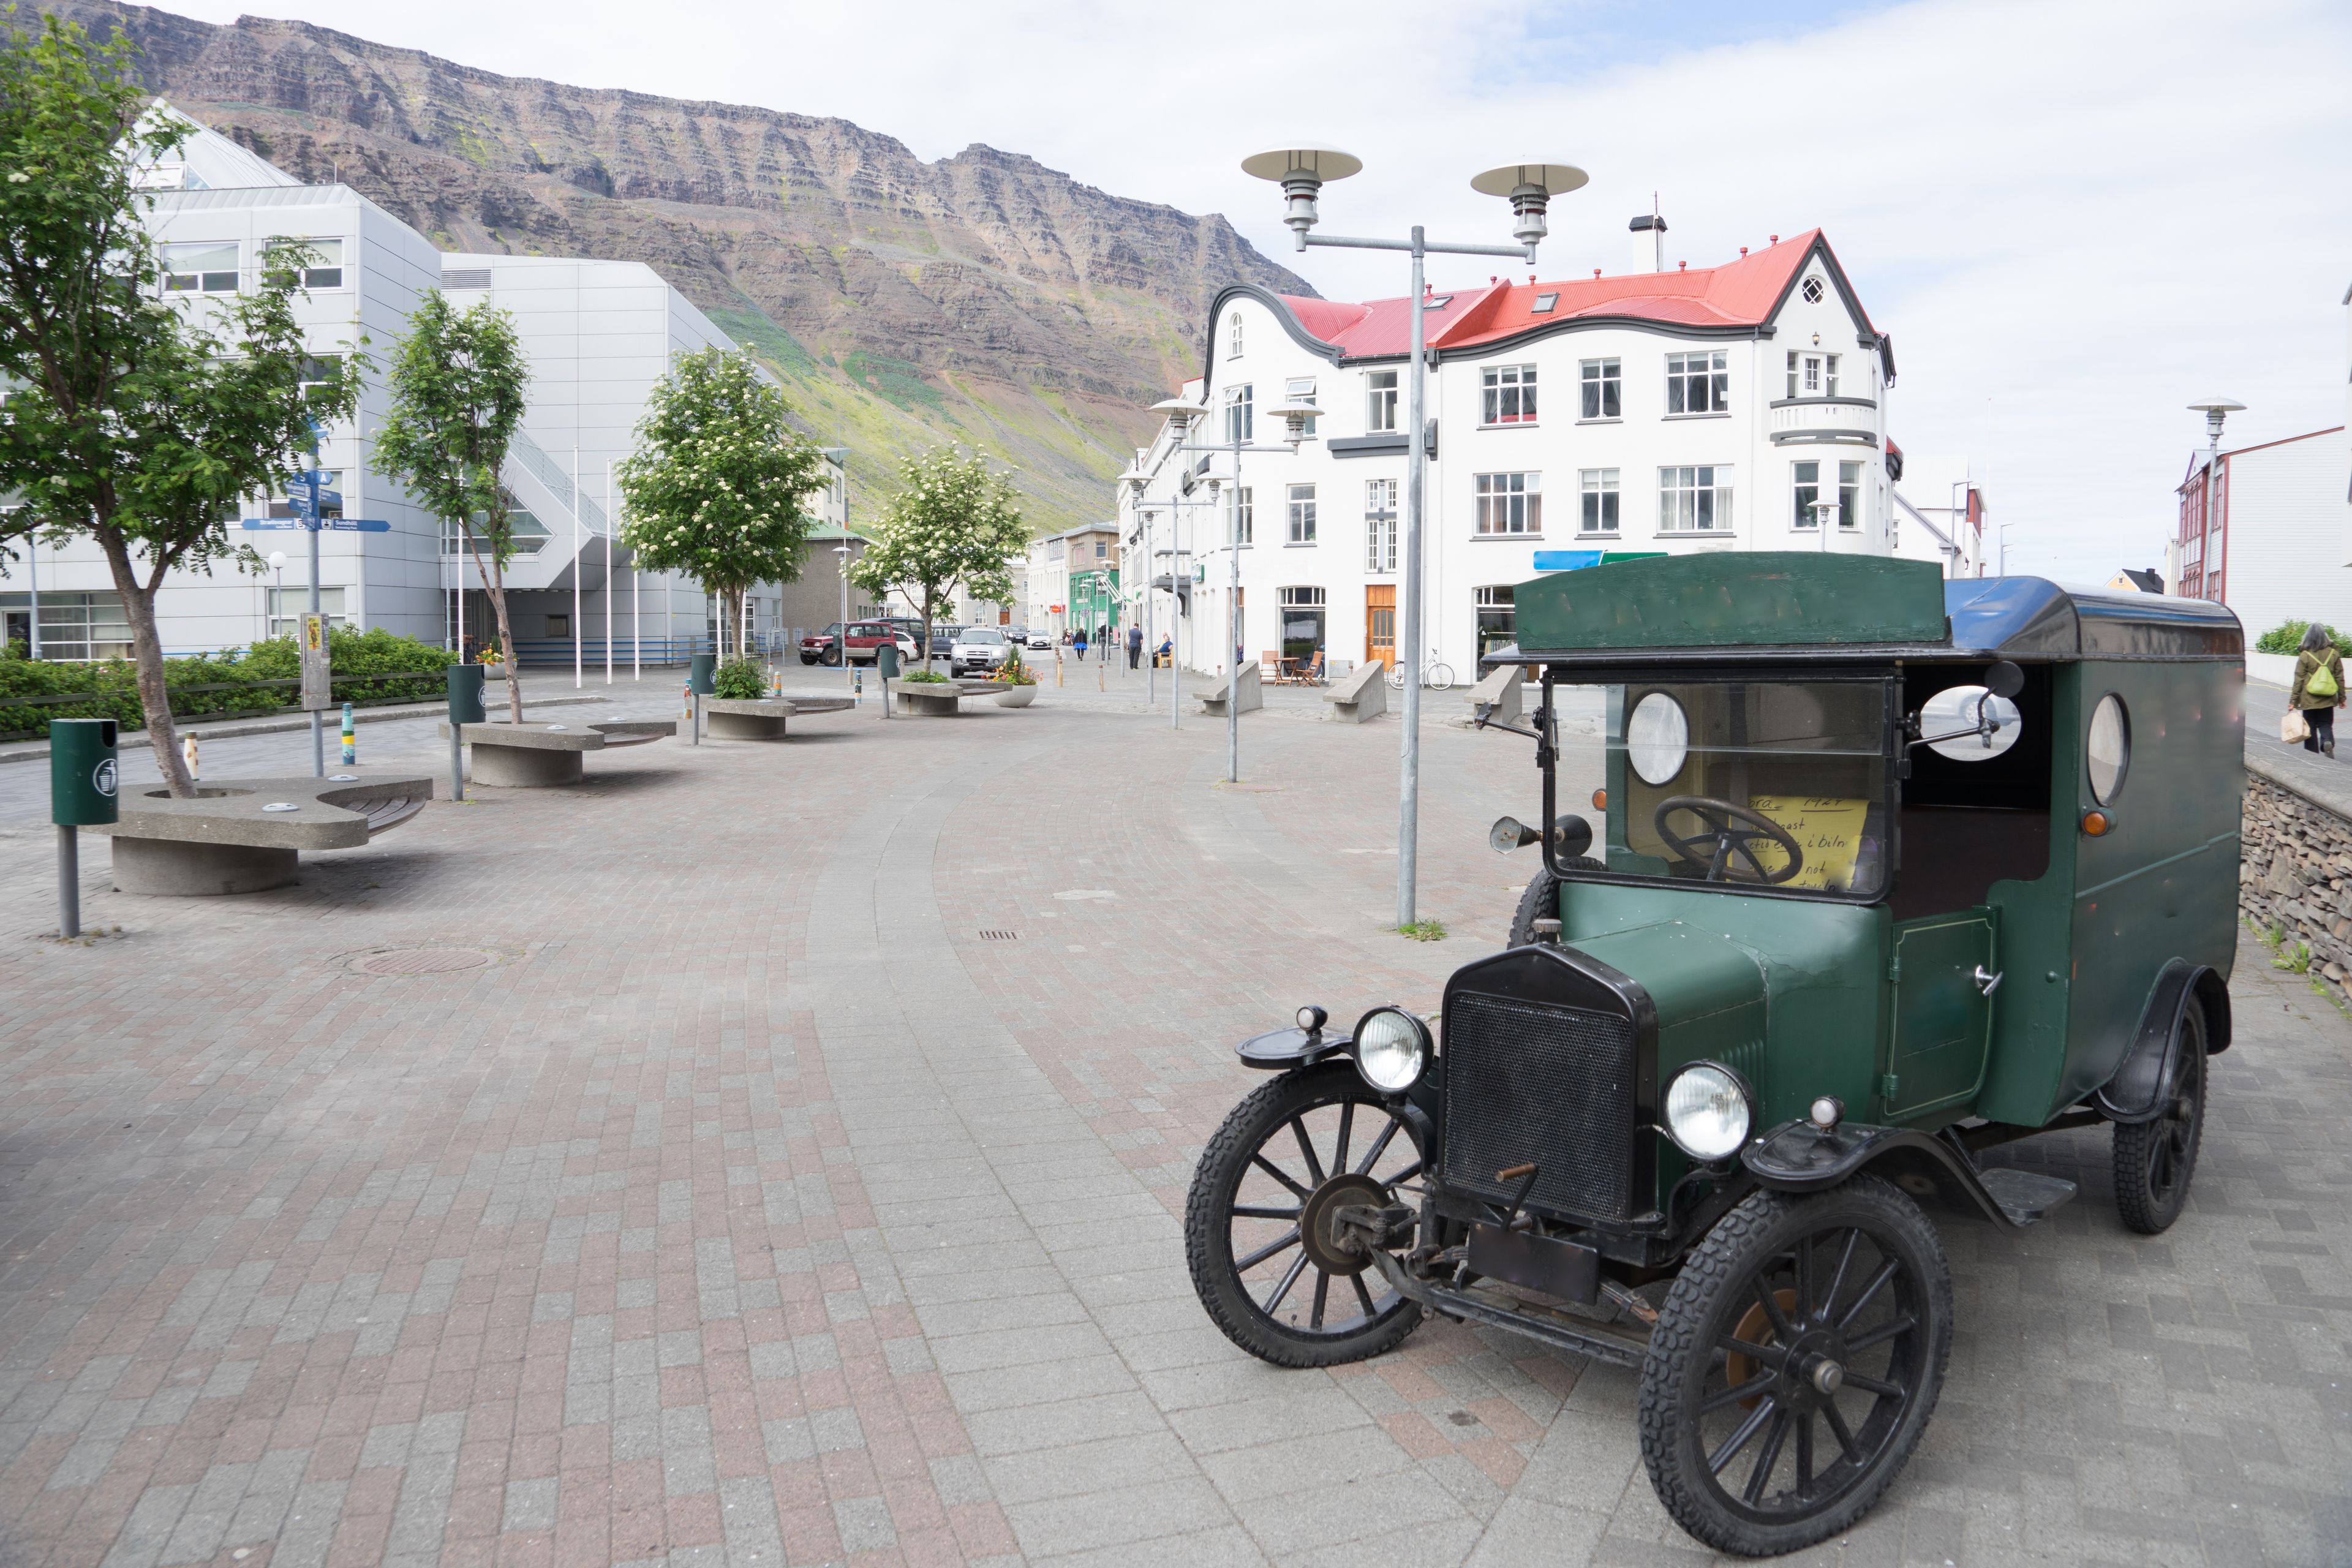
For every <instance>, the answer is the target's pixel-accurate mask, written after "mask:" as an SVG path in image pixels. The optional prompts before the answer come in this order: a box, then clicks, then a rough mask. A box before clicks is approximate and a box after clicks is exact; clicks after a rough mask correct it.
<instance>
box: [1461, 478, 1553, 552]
mask: <svg viewBox="0 0 2352 1568" xmlns="http://www.w3.org/2000/svg"><path fill="white" fill-rule="evenodd" d="M1471 493H1472V495H1473V496H1474V497H1475V500H1476V511H1475V518H1476V522H1475V529H1476V537H1477V538H1480V539H1541V538H1542V537H1543V473H1542V471H1541V470H1540V469H1534V468H1524V469H1519V470H1517V471H1513V472H1507V473H1496V474H1477V475H1474V476H1472V481H1471Z"/></svg>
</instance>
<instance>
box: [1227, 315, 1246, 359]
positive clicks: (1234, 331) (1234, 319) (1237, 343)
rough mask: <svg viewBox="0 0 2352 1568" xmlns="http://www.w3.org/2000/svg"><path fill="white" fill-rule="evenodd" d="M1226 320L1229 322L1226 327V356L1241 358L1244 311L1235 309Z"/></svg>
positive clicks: (1228, 357)
mask: <svg viewBox="0 0 2352 1568" xmlns="http://www.w3.org/2000/svg"><path fill="white" fill-rule="evenodd" d="M1225 320H1226V321H1227V322H1228V323H1229V325H1227V327H1226V328H1225V357H1226V358H1227V359H1239V358H1241V357H1242V313H1241V312H1240V311H1239V310H1235V311H1234V313H1233V314H1232V315H1230V316H1228V317H1226V318H1225Z"/></svg>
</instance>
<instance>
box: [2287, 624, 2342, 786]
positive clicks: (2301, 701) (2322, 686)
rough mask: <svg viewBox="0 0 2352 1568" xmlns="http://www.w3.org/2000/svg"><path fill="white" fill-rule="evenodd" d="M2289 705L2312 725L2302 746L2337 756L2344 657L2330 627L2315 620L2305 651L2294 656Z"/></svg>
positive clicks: (2308, 724)
mask: <svg viewBox="0 0 2352 1568" xmlns="http://www.w3.org/2000/svg"><path fill="white" fill-rule="evenodd" d="M2287 704H2288V706H2290V707H2292V708H2294V710H2296V711H2297V712H2299V713H2301V714H2302V715H2303V721H2304V723H2305V725H2307V726H2309V729H2308V731H2306V732H2305V735H2304V737H2303V749H2304V750H2305V751H2306V752H2319V753H2320V754H2322V755H2323V756H2329V757H2332V756H2334V755H2335V754H2336V710H2337V709H2338V708H2341V707H2343V706H2344V656H2343V655H2342V654H2340V653H2338V652H2336V645H2335V643H2334V642H2333V641H2332V640H2330V638H2329V637H2328V634H2327V628H2326V626H2321V625H2320V624H2319V623H2318V622H2316V621H2314V622H2313V623H2312V625H2311V629H2310V630H2309V631H2307V632H2305V633H2304V634H2303V651H2302V652H2301V653H2299V654H2297V655H2295V659H2294V689H2293V690H2292V691H2290V692H2288V693H2287Z"/></svg>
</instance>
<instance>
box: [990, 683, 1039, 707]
mask: <svg viewBox="0 0 2352 1568" xmlns="http://www.w3.org/2000/svg"><path fill="white" fill-rule="evenodd" d="M1036 700H1037V689H1036V688H1035V687H1034V686H1008V687H1006V688H1005V689H1003V690H1002V691H1000V692H998V693H997V694H996V705H997V706H998V707H999V708H1026V707H1028V706H1029V704H1031V703H1032V702H1034V701H1036Z"/></svg>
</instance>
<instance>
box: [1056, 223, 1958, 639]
mask: <svg viewBox="0 0 2352 1568" xmlns="http://www.w3.org/2000/svg"><path fill="white" fill-rule="evenodd" d="M1642 221H1643V223H1644V224H1647V223H1648V222H1649V221H1650V220H1648V219H1647V218H1644V219H1643V220H1642ZM1653 243H1654V237H1652V236H1648V235H1644V236H1643V237H1641V246H1642V247H1643V248H1644V249H1646V248H1647V247H1649V246H1651V245H1652V244H1653ZM1648 265H1649V264H1648V263H1647V262H1645V263H1643V267H1644V268H1647V266H1648ZM1423 309H1424V314H1425V318H1426V321H1427V329H1426V330H1427V334H1428V341H1429V345H1430V355H1429V357H1430V363H1431V366H1432V368H1431V370H1430V373H1429V375H1428V390H1427V400H1428V401H1427V408H1426V416H1427V421H1428V423H1427V425H1426V426H1425V428H1424V429H1423V432H1422V439H1423V444H1424V449H1425V451H1426V452H1427V454H1428V456H1429V459H1430V460H1429V464H1428V478H1427V513H1426V516H1425V518H1424V520H1423V551H1424V559H1423V583H1424V584H1425V593H1426V600H1425V605H1424V617H1425V622H1424V624H1425V627H1426V630H1425V644H1426V646H1425V647H1423V648H1421V649H1420V650H1418V653H1419V657H1420V658H1421V659H1422V660H1423V662H1424V663H1426V662H1427V661H1429V660H1431V659H1432V658H1438V659H1442V660H1443V661H1444V662H1445V663H1447V664H1448V665H1450V666H1451V667H1452V668H1453V669H1454V672H1455V675H1456V678H1457V679H1466V678H1467V677H1468V675H1469V673H1470V672H1471V671H1472V670H1473V668H1475V663H1476V660H1477V658H1478V657H1479V655H1480V654H1481V653H1482V652H1483V651H1485V650H1486V649H1487V648H1489V647H1495V646H1496V645H1498V644H1501V643H1506V642H1509V641H1511V640H1513V638H1514V637H1515V635H1516V631H1515V626H1514V614H1513V609H1512V602H1513V597H1514V593H1515V590H1516V588H1517V584H1521V583H1524V582H1526V581H1528V579H1530V578H1532V577H1534V576H1535V575H1536V574H1538V573H1540V572H1548V571H1560V570H1573V569H1575V568H1577V567H1580V566H1583V565H1588V564H1591V563H1596V562H1599V561H1601V559H1603V558H1604V557H1606V556H1609V555H1613V554H1642V553H1660V552H1664V553H1685V552H1698V551H1721V550H1789V549H1801V550H1819V551H1836V552H1861V553H1870V554H1886V553H1889V552H1892V551H1893V550H1894V549H1895V541H1896V538H1897V535H1898V532H1899V529H1898V526H1897V522H1896V510H1895V506H1894V503H1893V501H1892V499H1891V485H1890V480H1889V475H1888V467H1887V445H1888V444H1887V434H1886V416H1887V408H1886V403H1887V391H1888V388H1889V387H1890V386H1891V385H1892V384H1893V383H1894V379H1895V359H1894V353H1893V349H1892V346H1891V344H1890V342H1889V341H1888V339H1887V337H1886V335H1885V333H1883V332H1881V331H1879V330H1878V329H1877V328H1876V327H1875V326H1874V324H1873V323H1872V321H1871V320H1870V318H1869V316H1868V314H1867V313H1866V312H1865V311H1864V309H1863V306H1862V302H1861V300H1859V299H1858V298H1857V297H1856V295H1855V293H1854V290H1853V286H1852V284H1851V283H1850V281H1849V280H1848V279H1847V277H1846V275H1845V272H1844V270H1843V268H1841V267H1840V265H1839V264H1838V260H1837V258H1836V256H1835V255H1834V254H1833V253H1832V250H1831V248H1830V247H1829V244H1828V242H1827V240H1825V239H1824V238H1823V237H1822V235H1821V233H1820V232H1819V231H1818V230H1816V231H1814V232H1812V233H1809V234H1804V235H1800V236H1798V237H1795V238H1793V239H1790V240H1787V241H1780V240H1779V239H1778V238H1777V237H1776V238H1775V241H1774V243H1773V244H1772V245H1770V246H1769V247H1767V248H1765V249H1763V250H1759V251H1758V252H1756V253H1754V254H1752V255H1750V254H1747V253H1745V252H1743V253H1742V255H1741V256H1740V257H1739V258H1738V259H1737V260H1734V261H1730V262H1727V263H1726V264H1724V265H1722V266H1719V267H1713V268H1699V269H1690V268H1676V269H1675V270H1673V271H1652V270H1646V269H1644V270H1637V271H1633V272H1629V273H1622V274H1618V275H1615V276H1603V275H1601V274H1598V273H1596V274H1595V275H1594V276H1592V277H1591V278H1575V279H1562V280H1559V281H1556V282H1545V281H1538V280H1537V279H1535V278H1533V277H1529V278H1528V280H1527V281H1525V282H1518V281H1514V280H1506V279H1493V280H1491V281H1490V282H1489V283H1487V284H1486V285H1484V286H1481V287H1477V288H1472V289H1456V290H1454V291H1452V292H1450V293H1440V292H1435V291H1433V292H1432V293H1431V295H1430V296H1429V298H1428V299H1427V300H1425V302H1424V306H1423ZM1409 316H1410V311H1409V302H1408V301H1407V300H1402V299H1391V300H1374V301H1371V302H1370V303H1366V304H1351V303H1344V302H1339V301H1331V300H1309V299H1298V298H1293V297H1288V296H1282V295H1276V294H1273V293H1270V292H1268V291H1266V290H1265V289H1258V288H1255V287H1250V286H1234V287H1231V288H1228V289H1224V290H1223V292H1221V293H1220V294H1219V295H1218V296H1217V297H1216V300H1214V302H1213V304H1212V306H1211V308H1210V312H1209V320H1208V323H1207V335H1206V350H1207V352H1206V354H1205V356H1204V360H1205V364H1206V370H1205V373H1204V374H1202V377H1201V378H1200V379H1198V380H1197V381H1194V382H1191V383H1188V384H1186V386H1185V388H1184V395H1185V396H1187V397H1188V398H1192V399H1197V400H1199V401H1201V402H1202V403H1205V404H1206V405H1207V406H1208V408H1209V411H1210V412H1209V416H1208V418H1207V421H1206V429H1205V430H1200V429H1198V428H1197V427H1196V433H1195V437H1194V441H1193V444H1194V445H1199V444H1201V443H1203V442H1215V441H1239V442H1241V443H1243V444H1244V445H1250V444H1255V445H1257V446H1259V447H1279V446H1280V444H1281V440H1282V434H1283V431H1282V422H1281V421H1280V420H1278V419H1275V418H1272V417H1269V416H1265V415H1263V414H1262V413H1261V412H1260V411H1261V410H1264V409H1269V408H1272V407H1274V406H1276V405H1280V404H1283V403H1286V402H1291V401H1304V402H1310V403H1313V404H1315V405H1318V407H1319V408H1322V409H1325V410H1328V412H1326V413H1324V414H1322V415H1321V416H1319V417H1318V418H1317V419H1316V420H1315V421H1313V422H1312V426H1313V427H1312V428H1310V431H1309V433H1308V436H1307V439H1306V440H1305V441H1304V442H1303V443H1302V444H1301V445H1300V446H1299V447H1298V448H1297V452H1296V453H1295V454H1291V453H1286V452H1283V451H1280V450H1276V451H1259V452H1249V453H1244V454H1243V455H1242V456H1241V457H1240V458H1238V460H1236V459H1235V458H1234V457H1233V456H1232V455H1231V454H1227V453H1213V452H1197V451H1196V452H1182V453H1179V452H1176V451H1174V450H1172V440H1171V434H1170V432H1169V430H1168V429H1167V428H1166V427H1163V428H1162V430H1161V431H1160V435H1159V437H1157V438H1156V439H1155V440H1154V442H1153V443H1152V445H1151V446H1150V447H1147V448H1145V449H1143V450H1141V451H1140V452H1139V453H1138V456H1137V462H1138V465H1139V468H1140V470H1141V471H1142V472H1143V473H1144V474H1146V475H1147V476H1148V482H1147V483H1146V484H1145V486H1144V487H1143V489H1142V491H1141V493H1140V494H1139V495H1137V494H1133V493H1129V492H1128V491H1127V489H1126V487H1122V493H1121V495H1120V498H1119V514H1118V516H1119V525H1120V535H1121V538H1122V540H1123V542H1125V544H1126V545H1127V547H1128V549H1129V552H1136V551H1141V552H1146V555H1147V557H1148V558H1149V559H1150V560H1151V561H1152V562H1153V563H1154V564H1153V567H1152V570H1151V572H1150V574H1143V573H1135V574H1131V575H1130V577H1129V594H1130V595H1142V593H1143V589H1142V587H1141V580H1142V579H1143V578H1144V577H1145V576H1146V575H1149V576H1150V578H1151V579H1153V581H1155V582H1159V581H1161V580H1165V579H1168V578H1169V577H1170V575H1171V574H1170V573H1169V571H1168V567H1169V566H1170V565H1171V563H1172V565H1173V566H1174V567H1175V574H1174V575H1175V576H1176V577H1177V578H1179V579H1187V580H1189V583H1188V584H1187V585H1188V586H1189V587H1190V589H1191V592H1190V595H1189V598H1190V604H1189V606H1185V605H1177V604H1176V603H1175V602H1174V601H1173V599H1172V596H1171V594H1170V593H1168V592H1166V591H1157V592H1152V593H1150V595H1149V597H1150V607H1149V612H1148V613H1149V616H1150V622H1149V625H1150V636H1151V637H1152V639H1153V641H1154V642H1155V643H1156V642H1157V641H1158V639H1159V637H1160V635H1161V634H1162V633H1163V632H1164V631H1165V629H1166V628H1167V627H1168V626H1169V625H1170V624H1171V609H1173V610H1175V611H1177V613H1176V614H1175V615H1174V617H1173V619H1174V624H1175V625H1176V626H1177V640H1178V646H1179V648H1180V651H1181V655H1182V657H1183V658H1184V660H1185V662H1186V663H1187V664H1188V665H1191V666H1192V667H1194V668H1203V669H1208V670H1212V671H1221V670H1222V669H1223V668H1224V665H1225V662H1226V660H1227V658H1228V657H1229V656H1230V653H1231V650H1230V649H1226V648H1222V647H1219V646H1218V645H1219V644H1220V643H1222V642H1223V637H1222V635H1221V632H1220V631H1219V630H1215V629H1212V628H1220V627H1222V626H1223V624H1224V616H1225V615H1226V611H1227V601H1228V597H1229V594H1228V587H1227V582H1228V574H1229V571H1230V567H1231V558H1230V556H1229V555H1228V553H1227V545H1226V541H1227V539H1228V537H1229V535H1230V534H1232V533H1233V532H1234V531H1235V530H1238V532H1239V537H1240V541H1241V543H1240V552H1241V558H1242V564H1241V591H1242V602H1241V609H1242V615H1243V625H1244V631H1243V634H1242V645H1243V657H1244V659H1256V658H1260V657H1261V656H1262V655H1263V654H1265V653H1267V652H1271V651H1276V650H1277V649H1278V650H1279V651H1280V652H1281V653H1283V654H1284V655H1285V656H1286V657H1290V658H1312V657H1313V656H1314V655H1315V654H1317V653H1318V652H1319V653H1321V654H1322V655H1324V657H1325V667H1326V668H1327V669H1332V670H1336V669H1339V668H1347V667H1351V666H1353V665H1355V664H1357V663H1359V662H1360V661H1363V660H1366V659H1379V660H1381V661H1383V662H1388V661H1391V660H1392V659H1393V658H1396V657H1398V656H1399V654H1400V652H1401V650H1399V649H1398V648H1397V647H1395V642H1396V637H1397V635H1398V626H1399V625H1400V622H1401V616H1400V615H1399V607H1400V606H1399V594H1400V588H1401V582H1402V573H1401V567H1402V541H1403V537H1404V528H1403V517H1402V512H1403V510H1404V507H1403V490H1404V482H1405V459H1406V444H1407V442H1408V440H1409V439H1410V438H1411V437H1410V433H1409V431H1408V429H1407V425H1408V415H1407V412H1406V384H1407V381H1408V379H1409V377H1408V375H1407V364H1406V360H1407V358H1408V355H1409V337H1408V333H1409V330H1410V329H1409V324H1408V323H1409ZM1915 531H1916V530H1915ZM1033 581H1034V574H1033ZM1033 597H1034V594H1033ZM1139 607H1140V606H1139Z"/></svg>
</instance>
